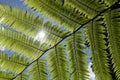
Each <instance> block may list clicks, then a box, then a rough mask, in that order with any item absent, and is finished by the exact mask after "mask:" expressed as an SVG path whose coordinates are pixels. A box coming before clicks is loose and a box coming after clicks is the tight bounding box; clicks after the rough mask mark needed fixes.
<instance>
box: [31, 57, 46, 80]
mask: <svg viewBox="0 0 120 80" xmlns="http://www.w3.org/2000/svg"><path fill="white" fill-rule="evenodd" d="M45 62H46V61H45V60H44V59H39V60H37V61H36V62H35V63H34V64H32V66H30V69H29V74H30V77H29V80H48V74H47V65H46V63H45Z"/></svg>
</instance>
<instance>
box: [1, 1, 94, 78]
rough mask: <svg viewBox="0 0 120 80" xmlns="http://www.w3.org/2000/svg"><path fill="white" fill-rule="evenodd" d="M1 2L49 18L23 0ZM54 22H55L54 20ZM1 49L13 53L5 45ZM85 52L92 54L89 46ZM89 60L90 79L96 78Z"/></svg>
mask: <svg viewBox="0 0 120 80" xmlns="http://www.w3.org/2000/svg"><path fill="white" fill-rule="evenodd" d="M0 3H2V4H9V5H11V6H14V7H15V6H16V7H18V8H22V9H24V10H27V11H29V12H32V13H33V14H34V15H36V16H40V17H43V18H44V20H45V21H47V20H48V18H47V17H45V16H43V15H42V14H38V13H37V12H34V11H33V10H31V9H30V8H28V7H27V5H24V4H23V0H0ZM53 23H54V22H53ZM0 51H5V52H7V53H11V50H5V49H4V47H2V46H0ZM85 52H86V53H87V54H88V55H89V56H90V52H89V49H88V48H87V49H86V50H85ZM88 62H89V67H88V70H89V71H90V77H89V78H90V79H89V80H95V79H94V78H95V75H94V73H93V72H92V69H91V67H90V66H91V65H92V63H91V62H90V59H89V58H88Z"/></svg>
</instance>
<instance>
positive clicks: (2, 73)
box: [0, 71, 14, 80]
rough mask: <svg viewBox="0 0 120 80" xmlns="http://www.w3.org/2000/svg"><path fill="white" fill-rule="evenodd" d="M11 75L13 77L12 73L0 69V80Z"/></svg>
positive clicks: (6, 79) (7, 78)
mask: <svg viewBox="0 0 120 80" xmlns="http://www.w3.org/2000/svg"><path fill="white" fill-rule="evenodd" d="M12 77H14V75H13V74H12V73H8V72H3V71H0V80H9V79H11V78H12Z"/></svg>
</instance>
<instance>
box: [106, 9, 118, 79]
mask: <svg viewBox="0 0 120 80" xmlns="http://www.w3.org/2000/svg"><path fill="white" fill-rule="evenodd" d="M104 18H105V20H104V21H105V24H106V27H107V30H108V40H109V47H110V53H111V57H112V63H113V68H114V71H115V72H116V76H117V77H118V80H119V79H120V67H119V66H120V54H119V53H120V46H119V45H120V9H115V10H108V11H107V12H106V13H105V16H104Z"/></svg>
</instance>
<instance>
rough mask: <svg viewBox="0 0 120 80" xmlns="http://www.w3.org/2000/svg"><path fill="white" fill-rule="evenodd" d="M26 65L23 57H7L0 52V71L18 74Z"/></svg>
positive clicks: (26, 61)
mask: <svg viewBox="0 0 120 80" xmlns="http://www.w3.org/2000/svg"><path fill="white" fill-rule="evenodd" d="M28 63H29V62H28V60H27V59H26V60H25V58H23V57H20V56H17V55H14V56H10V57H8V54H5V53H3V52H0V69H1V70H2V71H6V70H8V71H9V72H12V73H19V72H21V71H22V70H23V69H24V68H25V66H27V64H28Z"/></svg>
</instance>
